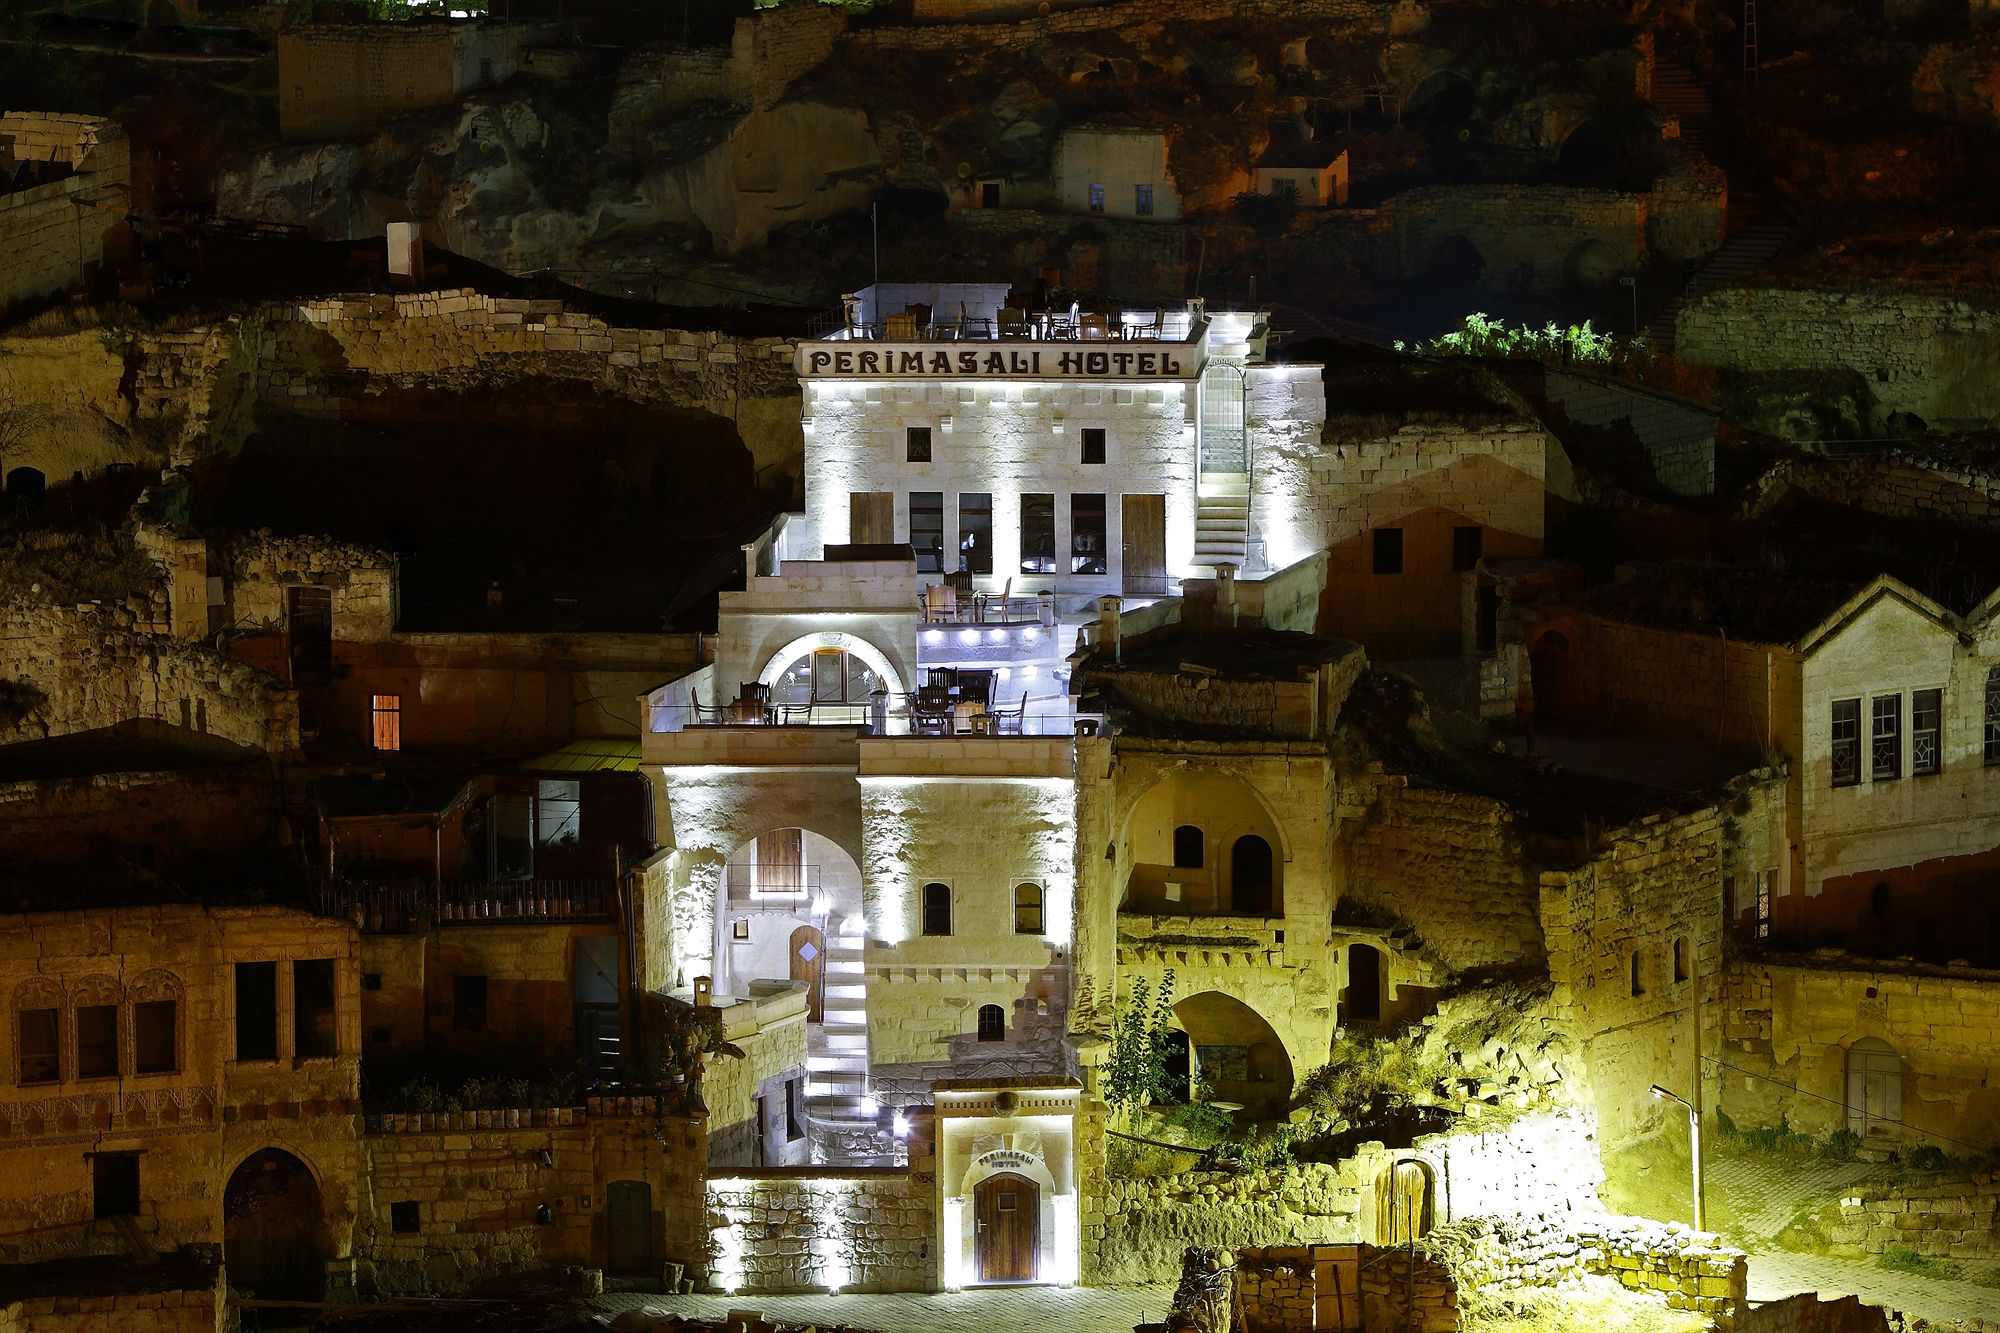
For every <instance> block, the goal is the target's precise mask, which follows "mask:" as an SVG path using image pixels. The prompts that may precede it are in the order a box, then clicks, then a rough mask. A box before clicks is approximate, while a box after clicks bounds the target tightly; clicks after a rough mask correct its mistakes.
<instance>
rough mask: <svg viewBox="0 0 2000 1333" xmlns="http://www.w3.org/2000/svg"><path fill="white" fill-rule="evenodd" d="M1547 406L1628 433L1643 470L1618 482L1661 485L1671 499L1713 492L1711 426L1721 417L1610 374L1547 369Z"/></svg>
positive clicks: (1580, 420) (1622, 476)
mask: <svg viewBox="0 0 2000 1333" xmlns="http://www.w3.org/2000/svg"><path fill="white" fill-rule="evenodd" d="M1543 383H1544V385H1545V392H1546V393H1547V394H1548V399H1549V402H1550V403H1552V404H1554V405H1555V406H1557V407H1560V408H1561V409H1562V411H1563V414H1564V415H1565V416H1567V417H1568V418H1569V419H1570V420H1571V421H1573V422H1575V423H1577V424H1578V425H1584V426H1595V427H1600V428H1605V427H1609V428H1621V427H1622V428H1624V429H1625V430H1629V432H1630V434H1631V438H1632V439H1634V440H1635V441H1636V442H1637V443H1638V445H1639V447H1640V449H1641V450H1642V451H1643V456H1644V464H1645V465H1644V466H1643V467H1642V468H1634V469H1632V470H1631V471H1625V472H1621V473H1620V474H1619V475H1618V480H1620V481H1623V482H1625V483H1627V484H1628V485H1629V484H1633V483H1638V484H1642V485H1645V484H1650V485H1655V486H1661V487H1664V488H1666V489H1667V490H1669V491H1672V492H1674V493H1675V494H1676V495H1713V494H1714V493H1715V428H1716V423H1717V422H1718V421H1719V420H1720V415H1721V414H1720V413H1718V412H1716V411H1715V410H1714V409H1713V408H1710V407H1705V406H1703V405H1702V404H1700V403H1696V402H1691V401H1689V400H1687V399H1684V398H1677V397H1675V396H1673V395H1672V394H1666V393H1660V392H1658V391H1657V390H1653V389H1647V388H1644V387H1642V386H1640V385H1637V384H1633V383H1631V382H1630V381H1626V380H1620V379H1618V378H1616V377H1615V376H1611V375H1598V374H1593V373H1589V372H1585V371H1580V370H1558V369H1556V368H1555V367H1553V366H1551V367H1548V368H1546V370H1545V371H1544V374H1543Z"/></svg>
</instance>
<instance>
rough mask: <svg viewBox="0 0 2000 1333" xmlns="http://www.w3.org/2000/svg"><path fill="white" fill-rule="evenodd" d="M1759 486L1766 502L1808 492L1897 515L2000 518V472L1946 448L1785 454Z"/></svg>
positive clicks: (1974, 520) (1970, 520)
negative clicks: (1836, 455)
mask: <svg viewBox="0 0 2000 1333" xmlns="http://www.w3.org/2000/svg"><path fill="white" fill-rule="evenodd" d="M1758 490H1759V492H1760V498H1761V500H1762V501H1763V502H1765V503H1775V502H1777V501H1779V500H1781V499H1782V498H1783V497H1784V496H1785V495H1786V494H1787V493H1788V492H1790V491H1803V492H1804V493H1806V494H1807V495H1810V496H1813V497H1815V498H1816V499H1821V500H1825V501H1827V502H1829V503H1831V504H1836V505H1843V506H1846V507H1849V508H1853V509H1860V510H1864V511H1866V512H1868V513H1873V514H1888V515H1890V516H1892V517H1895V518H1925V519H1938V518H1942V519H1945V520H1947V521H1949V522H1953V523H1961V524H1967V525H1983V524H1990V523H1992V522H1993V521H1994V520H1995V519H1996V518H2000V473H1996V472H1994V471H1992V470H1990V469H1988V468H1984V467H1981V466H1980V465H1979V463H1978V461H1977V460H1976V459H1970V458H1959V457H1953V456H1950V455H1947V454H1945V453H1944V451H1942V450H1940V451H1937V452H1932V451H1929V450H1922V449H1917V448H1890V449H1887V450H1885V451H1884V452H1882V453H1877V454H1864V455H1860V456H1841V457H1827V456H1824V455H1812V454H1808V455H1804V456H1801V457H1798V458H1786V459H1780V460H1779V461H1778V462H1776V463H1774V464H1772V466H1771V470H1770V471H1769V472H1767V473H1765V474H1764V476H1763V478H1762V479H1761V480H1760V481H1759V483H1758Z"/></svg>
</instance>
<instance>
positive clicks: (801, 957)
mask: <svg viewBox="0 0 2000 1333" xmlns="http://www.w3.org/2000/svg"><path fill="white" fill-rule="evenodd" d="M792 980H793V981H803V982H805V983H806V1021H807V1022H809V1023H817V1022H819V1021H820V1017H821V1014H822V1012H823V1011H824V1009H825V1007H826V936H825V935H823V934H821V933H820V931H819V927H817V926H800V927H799V928H798V929H797V930H795V931H793V932H792Z"/></svg>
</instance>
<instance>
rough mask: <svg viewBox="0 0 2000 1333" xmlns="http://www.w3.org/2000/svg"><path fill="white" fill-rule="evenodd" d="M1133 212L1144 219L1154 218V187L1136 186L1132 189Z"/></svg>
mask: <svg viewBox="0 0 2000 1333" xmlns="http://www.w3.org/2000/svg"><path fill="white" fill-rule="evenodd" d="M1132 211H1133V212H1134V213H1136V214H1138V215H1139V216H1140V217H1142V218H1149V217H1151V216H1153V187H1152V186H1150V185H1135V186H1133V187H1132Z"/></svg>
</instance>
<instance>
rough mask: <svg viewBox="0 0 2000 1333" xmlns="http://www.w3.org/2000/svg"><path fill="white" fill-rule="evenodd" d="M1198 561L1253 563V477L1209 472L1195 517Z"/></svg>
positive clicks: (1200, 562) (1240, 565)
mask: <svg viewBox="0 0 2000 1333" xmlns="http://www.w3.org/2000/svg"><path fill="white" fill-rule="evenodd" d="M1194 561H1195V563H1196V564H1198V565H1210V566H1214V565H1235V566H1236V567H1237V568H1238V569H1239V570H1240V569H1243V568H1244V567H1245V566H1247V565H1248V564H1249V562H1250V478H1249V477H1247V476H1245V475H1242V474H1215V473H1205V474H1203V476H1202V478H1201V487H1200V499H1199V500H1198V501H1197V502H1196V507H1195V518H1194Z"/></svg>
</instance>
